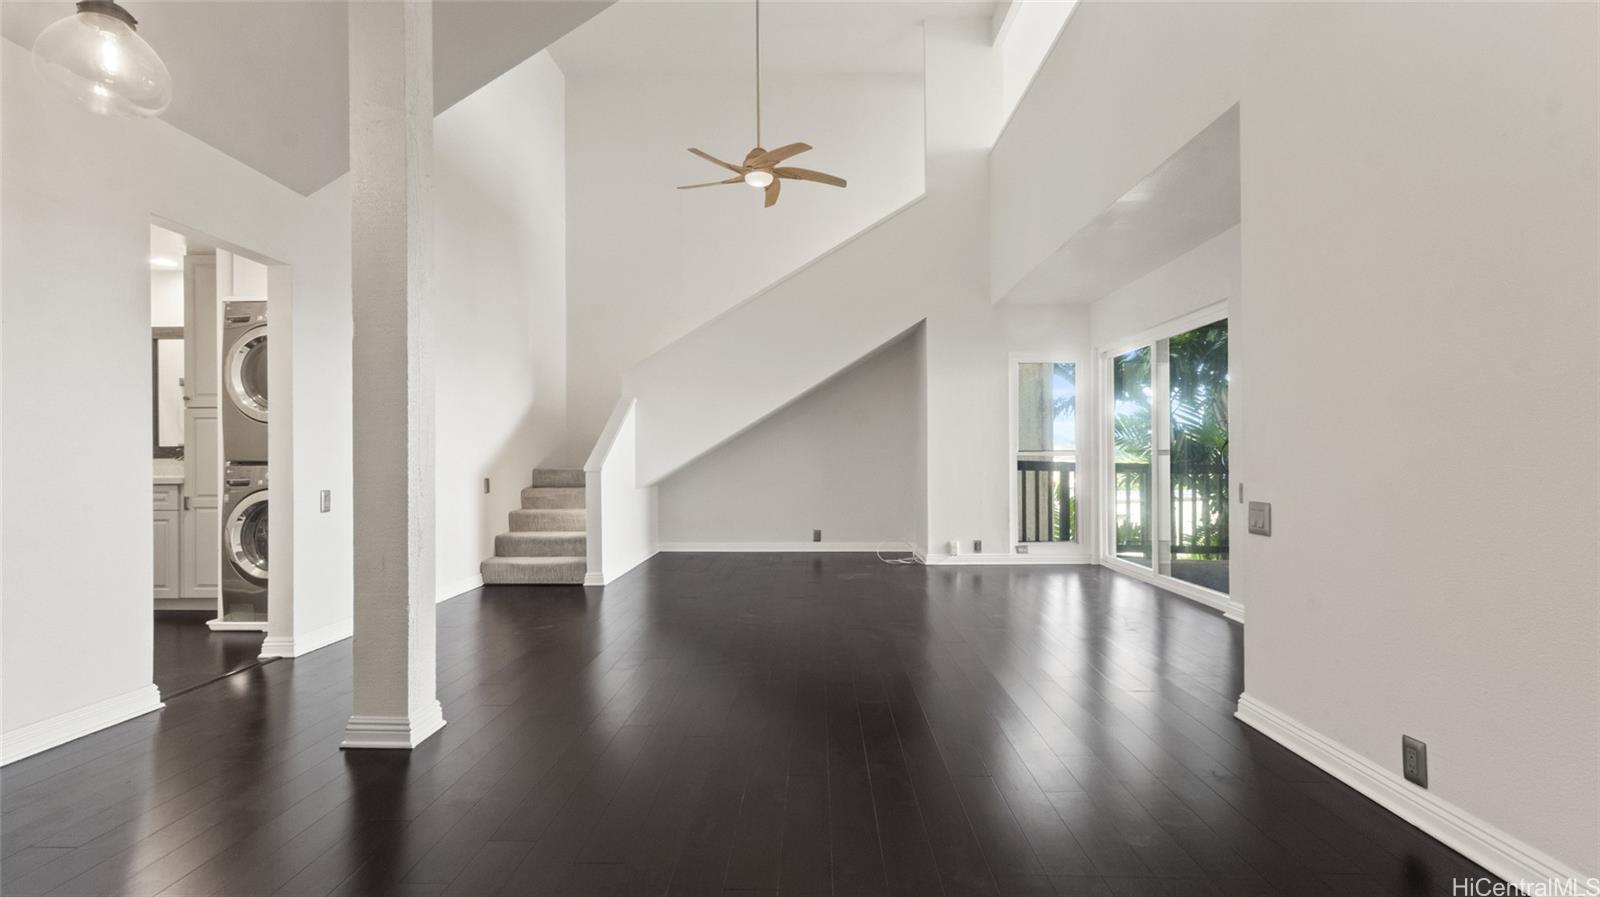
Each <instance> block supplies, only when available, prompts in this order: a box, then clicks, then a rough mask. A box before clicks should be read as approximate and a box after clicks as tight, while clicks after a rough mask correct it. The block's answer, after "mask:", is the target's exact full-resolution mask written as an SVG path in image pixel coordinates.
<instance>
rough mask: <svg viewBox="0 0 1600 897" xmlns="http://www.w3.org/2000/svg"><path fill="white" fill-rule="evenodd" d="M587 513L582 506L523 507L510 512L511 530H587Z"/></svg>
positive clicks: (525, 531) (518, 531)
mask: <svg viewBox="0 0 1600 897" xmlns="http://www.w3.org/2000/svg"><path fill="white" fill-rule="evenodd" d="M588 528H589V515H588V514H586V513H584V510H583V509H582V508H523V509H521V510H516V511H512V512H511V531H512V532H514V533H527V532H545V533H549V532H571V531H573V530H580V529H581V530H587V529H588Z"/></svg>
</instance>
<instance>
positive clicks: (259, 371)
mask: <svg viewBox="0 0 1600 897" xmlns="http://www.w3.org/2000/svg"><path fill="white" fill-rule="evenodd" d="M222 379H223V381H224V384H225V386H226V388H227V391H228V398H229V399H231V400H232V401H233V404H234V406H235V407H237V408H238V409H239V410H240V411H242V412H244V413H245V415H246V416H248V417H251V418H254V419H255V420H258V421H261V422H262V423H266V420H267V325H265V324H263V325H261V326H260V327H252V328H250V329H249V330H246V331H245V332H244V334H243V335H242V336H240V337H239V338H238V339H236V340H234V341H233V345H232V346H230V347H229V348H228V355H227V358H225V359H224V360H223V364H222Z"/></svg>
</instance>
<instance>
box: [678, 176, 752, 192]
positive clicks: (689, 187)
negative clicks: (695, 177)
mask: <svg viewBox="0 0 1600 897" xmlns="http://www.w3.org/2000/svg"><path fill="white" fill-rule="evenodd" d="M742 180H744V178H743V177H733V178H728V179H727V180H725V181H707V182H705V183H704V184H684V185H683V186H682V187H679V188H678V189H679V190H693V189H694V188H696V187H720V186H722V185H723V184H737V183H739V182H740V181H742Z"/></svg>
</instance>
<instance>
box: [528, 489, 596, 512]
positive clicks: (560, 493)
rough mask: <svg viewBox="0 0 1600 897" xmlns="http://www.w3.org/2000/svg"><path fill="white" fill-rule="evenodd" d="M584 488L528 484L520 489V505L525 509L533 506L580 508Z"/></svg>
mask: <svg viewBox="0 0 1600 897" xmlns="http://www.w3.org/2000/svg"><path fill="white" fill-rule="evenodd" d="M584 498H585V490H584V488H583V487H582V486H529V487H528V488H526V489H524V490H522V507H523V508H524V509H527V510H531V509H533V508H581V507H583V506H584Z"/></svg>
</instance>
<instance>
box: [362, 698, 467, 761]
mask: <svg viewBox="0 0 1600 897" xmlns="http://www.w3.org/2000/svg"><path fill="white" fill-rule="evenodd" d="M442 728H444V709H443V708H441V707H440V706H439V702H438V701H434V702H432V703H431V704H429V705H428V706H427V707H426V708H424V709H423V711H422V712H421V713H420V714H418V715H416V716H362V715H360V714H356V715H353V716H351V717H350V722H348V723H346V724H345V727H344V740H343V741H341V742H339V747H340V749H342V750H369V749H372V750H402V751H409V750H411V749H412V748H414V747H416V746H417V745H419V744H421V743H423V742H424V741H427V740H428V738H429V737H430V736H432V735H433V733H435V732H437V731H439V730H440V729H442Z"/></svg>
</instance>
